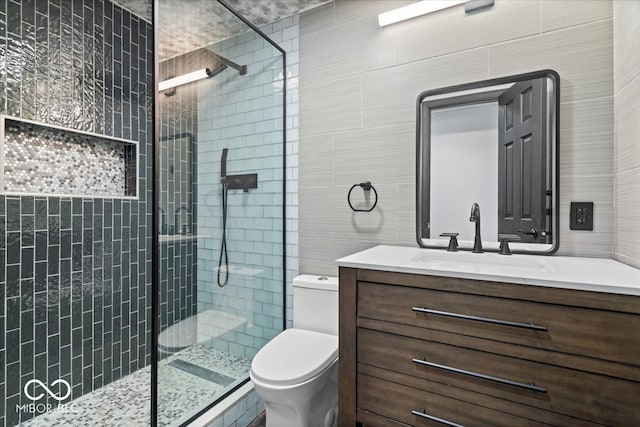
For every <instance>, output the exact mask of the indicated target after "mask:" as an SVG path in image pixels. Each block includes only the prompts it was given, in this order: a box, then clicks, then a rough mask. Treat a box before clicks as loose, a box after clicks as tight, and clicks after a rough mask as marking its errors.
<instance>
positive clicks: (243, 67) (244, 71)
mask: <svg viewBox="0 0 640 427" xmlns="http://www.w3.org/2000/svg"><path fill="white" fill-rule="evenodd" d="M210 53H211V54H212V55H213V56H215V58H216V59H217V60H218V61H220V62H221V63H223V64H224V65H226V66H227V67H231V68H233V69H234V70H237V71H238V72H239V73H240V75H241V76H243V75H245V74H247V66H246V65H238V64H236V63H235V62H233V61H230V60H228V59H227V58H225V57H223V56H220V55H217V54H215V53H213V52H210Z"/></svg>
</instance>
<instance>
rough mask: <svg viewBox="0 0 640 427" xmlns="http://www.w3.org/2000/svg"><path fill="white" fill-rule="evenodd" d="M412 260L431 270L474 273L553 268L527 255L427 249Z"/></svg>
mask: <svg viewBox="0 0 640 427" xmlns="http://www.w3.org/2000/svg"><path fill="white" fill-rule="evenodd" d="M411 261H413V262H415V263H417V264H418V265H419V266H420V267H421V268H425V269H429V270H465V271H469V272H474V273H485V274H491V273H512V274H513V273H525V272H538V273H540V272H543V273H548V272H550V271H552V270H553V269H552V268H551V266H550V265H549V264H548V263H547V262H546V261H544V260H542V259H540V258H534V257H530V256H527V255H511V256H504V255H498V254H495V253H483V254H474V253H470V252H439V251H435V250H427V251H425V252H424V253H422V254H419V255H416V256H415V257H413V258H412V259H411Z"/></svg>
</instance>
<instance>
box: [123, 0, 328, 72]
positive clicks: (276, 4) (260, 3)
mask: <svg viewBox="0 0 640 427" xmlns="http://www.w3.org/2000/svg"><path fill="white" fill-rule="evenodd" d="M330 1H331V0H227V3H228V4H229V5H230V6H231V7H233V8H234V9H235V10H236V11H238V12H239V13H240V14H241V15H242V16H243V17H245V18H247V19H248V20H249V21H250V22H251V23H253V24H254V25H256V26H261V25H265V24H270V23H272V22H275V21H278V20H279V19H282V18H285V17H287V16H291V15H295V14H296V13H299V12H302V11H304V10H308V9H311V8H313V7H316V6H319V5H322V4H324V3H327V2H330ZM113 2H114V3H116V4H119V5H120V6H122V7H124V8H125V9H127V10H129V11H130V12H132V13H134V14H135V15H137V16H139V17H141V18H143V19H145V20H147V21H149V22H150V21H151V2H150V0H113ZM159 7H160V11H159V24H160V27H159V29H160V34H159V44H160V49H159V50H160V52H159V56H160V59H167V58H171V57H174V56H177V55H181V54H184V53H186V52H189V51H192V50H194V49H197V48H200V47H203V46H207V45H209V44H211V43H214V42H216V41H219V40H222V39H225V38H228V37H231V36H233V35H235V34H239V33H242V32H244V31H247V30H248V27H247V26H246V25H245V24H244V23H242V22H241V21H240V20H239V19H238V18H236V17H235V16H233V14H231V12H229V11H228V10H227V9H226V8H224V7H223V6H222V5H221V4H220V3H218V2H217V1H216V0H159Z"/></svg>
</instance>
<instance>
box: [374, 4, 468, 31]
mask: <svg viewBox="0 0 640 427" xmlns="http://www.w3.org/2000/svg"><path fill="white" fill-rule="evenodd" d="M465 2H466V0H422V1H419V2H417V3H413V4H410V5H407V6H404V7H400V8H398V9H394V10H390V11H389V12H384V13H381V14H379V15H378V24H379V25H380V26H381V27H384V26H386V25H391V24H395V23H396V22H400V21H404V20H406V19H411V18H415V17H416V16H421V15H426V14H427V13H432V12H437V11H438V10H442V9H447V8H450V7H453V6H457V5H459V4H462V3H465Z"/></svg>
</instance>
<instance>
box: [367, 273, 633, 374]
mask: <svg viewBox="0 0 640 427" xmlns="http://www.w3.org/2000/svg"><path fill="white" fill-rule="evenodd" d="M541 292H542V290H541ZM357 295H358V296H357V315H358V317H362V318H369V319H375V320H382V321H387V322H394V323H399V324H404V325H411V326H418V327H422V328H428V329H434V330H439V331H445V332H451V333H455V334H460V335H468V336H473V337H479V338H484V339H489V340H494V341H500V342H507V343H513V344H520V345H524V346H529V347H534V348H540V349H545V350H552V351H558V352H563V353H569V354H576V355H581V356H587V357H590V358H597V359H603V360H609V361H615V362H622V363H626V364H629V365H635V366H640V357H639V356H638V355H639V354H640V334H637V333H634V332H635V331H638V330H640V316H638V315H634V314H629V313H623V312H616V311H607V310H595V309H589V308H579V307H572V306H566V305H556V304H549V303H541V302H531V301H525V300H519V299H515V298H499V297H492V296H483V295H477V294H471V293H469V294H466V293H462V292H446V291H439V290H432V289H425V288H416V287H410V286H398V285H383V284H377V283H369V282H358V293H357ZM632 331H633V332H632Z"/></svg>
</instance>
